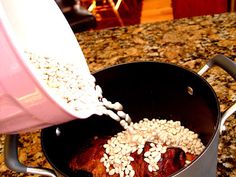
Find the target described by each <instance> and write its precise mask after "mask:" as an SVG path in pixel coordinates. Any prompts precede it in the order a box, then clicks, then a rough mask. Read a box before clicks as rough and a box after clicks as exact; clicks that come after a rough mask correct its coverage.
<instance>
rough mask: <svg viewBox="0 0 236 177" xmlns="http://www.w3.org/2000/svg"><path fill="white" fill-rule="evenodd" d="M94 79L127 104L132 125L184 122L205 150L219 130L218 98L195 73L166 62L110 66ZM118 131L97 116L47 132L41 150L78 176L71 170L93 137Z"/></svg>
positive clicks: (66, 172) (116, 126) (60, 168)
mask: <svg viewBox="0 0 236 177" xmlns="http://www.w3.org/2000/svg"><path fill="white" fill-rule="evenodd" d="M94 75H95V77H96V80H97V84H98V85H100V86H101V87H102V89H103V96H104V97H105V98H107V99H108V100H110V101H112V102H115V101H119V102H120V103H121V104H123V107H124V111H125V112H126V113H128V114H129V115H130V117H131V118H132V120H133V122H137V121H139V120H141V119H143V118H150V119H153V118H159V119H168V120H170V119H171V120H175V121H176V120H179V121H181V124H182V125H184V126H185V127H187V128H189V129H190V130H192V131H194V132H196V133H198V134H199V137H200V138H201V140H202V142H203V143H204V145H205V146H207V144H208V143H210V142H211V139H212V137H213V136H214V135H215V133H216V131H217V130H218V123H219V118H220V112H219V104H218V100H217V97H216V95H215V93H214V91H213V89H212V88H211V86H210V85H209V84H208V83H207V82H206V81H205V80H204V79H203V78H201V77H200V76H198V75H197V74H196V73H193V72H191V71H188V70H186V69H183V68H181V67H178V66H175V65H171V64H167V63H158V62H137V63H129V64H122V65H117V66H114V67H110V68H107V69H105V70H102V71H99V72H97V73H95V74H94ZM119 131H122V128H121V126H120V125H119V123H118V122H116V121H114V120H112V119H111V118H109V117H107V116H96V115H93V116H91V117H90V118H88V119H78V120H75V121H71V122H69V123H65V124H62V125H57V126H53V127H49V128H46V129H44V130H42V134H41V136H42V147H43V150H44V153H45V155H46V157H47V159H48V160H49V162H50V163H51V164H52V166H53V167H54V168H56V169H57V170H58V171H59V172H60V173H62V174H63V175H65V176H76V175H77V174H74V173H73V172H72V171H71V170H70V169H69V167H68V163H69V160H70V159H71V158H72V157H73V156H74V155H75V153H77V152H79V150H81V149H82V148H86V145H88V144H89V141H90V140H91V138H93V137H94V136H103V135H113V134H115V133H117V132H119ZM56 132H60V134H58V133H56ZM77 176H78V175H77ZM80 176H83V175H80Z"/></svg>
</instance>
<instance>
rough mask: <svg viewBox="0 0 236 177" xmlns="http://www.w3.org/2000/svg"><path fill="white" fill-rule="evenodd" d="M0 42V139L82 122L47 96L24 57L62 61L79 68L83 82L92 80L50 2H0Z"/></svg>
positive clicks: (59, 13) (9, 0) (42, 0)
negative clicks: (34, 54) (70, 122)
mask: <svg viewBox="0 0 236 177" xmlns="http://www.w3.org/2000/svg"><path fill="white" fill-rule="evenodd" d="M0 39H1V40H0V60H1V65H0V133H19V132H26V131H33V130H37V129H41V128H44V127H49V126H52V125H55V124H60V123H64V122H68V121H70V120H73V119H75V118H76V117H79V118H81V116H80V115H77V114H76V113H75V112H73V110H71V108H69V107H68V105H66V104H65V103H64V102H63V101H62V100H61V99H60V98H58V97H57V95H55V94H54V93H51V92H50V90H49V89H48V88H47V86H46V85H45V83H43V82H42V80H41V79H40V78H39V76H38V75H37V73H36V71H35V70H34V69H33V67H32V66H31V64H30V62H29V60H28V58H27V57H26V55H25V53H24V51H30V52H32V53H37V54H39V55H42V56H52V57H54V58H60V60H61V62H67V63H68V62H69V63H73V64H76V65H79V66H80V68H81V74H83V75H84V76H85V77H86V76H89V75H90V72H89V69H88V66H87V63H86V60H85V58H84V56H83V53H82V51H81V48H80V46H79V44H78V42H77V40H76V38H75V36H74V33H73V32H72V30H71V28H70V26H69V24H68V22H67V21H66V19H65V18H64V16H63V14H62V12H61V11H60V9H59V8H58V6H57V4H56V3H55V2H54V0H40V1H32V0H21V1H16V0H0ZM91 114H92V113H91ZM88 115H89V114H88ZM82 118H85V117H82Z"/></svg>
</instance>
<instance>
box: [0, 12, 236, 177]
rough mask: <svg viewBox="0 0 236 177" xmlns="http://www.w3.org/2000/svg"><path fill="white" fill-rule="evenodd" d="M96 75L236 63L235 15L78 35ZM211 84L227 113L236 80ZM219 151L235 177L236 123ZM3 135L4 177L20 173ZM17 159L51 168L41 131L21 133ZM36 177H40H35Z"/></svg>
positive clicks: (224, 168)
mask: <svg viewBox="0 0 236 177" xmlns="http://www.w3.org/2000/svg"><path fill="white" fill-rule="evenodd" d="M76 36H77V39H78V41H79V43H80V46H81V48H82V50H83V52H84V55H85V57H86V58H87V60H88V64H89V67H90V70H91V71H92V72H94V71H97V70H100V69H103V68H105V67H107V66H111V65H115V64H119V63H126V62H132V61H161V62H168V63H174V64H177V65H180V66H183V67H185V68H187V69H190V70H193V71H198V70H199V69H200V68H201V67H202V66H203V65H204V64H205V63H206V62H207V61H208V59H209V58H211V57H213V56H215V55H216V54H223V55H225V56H228V57H229V58H231V59H232V60H234V61H236V13H231V14H228V13H226V14H218V15H214V16H202V17H195V18H191V19H179V20H174V21H165V22H157V23H150V24H142V25H136V26H128V27H122V28H113V29H109V30H102V31H93V32H83V33H79V34H77V35H76ZM204 77H205V79H206V80H207V81H208V82H209V83H210V84H211V85H212V86H213V88H214V90H215V91H216V93H217V96H218V98H219V101H220V108H221V111H224V110H225V109H226V108H227V107H228V106H229V105H231V104H232V102H234V101H235V100H236V94H235V90H236V82H234V80H233V79H232V78H231V77H230V76H229V75H228V74H227V73H225V72H224V71H223V70H222V69H219V68H217V67H215V68H213V69H211V70H210V71H209V72H207V74H206V75H204ZM226 127H227V130H226V131H225V132H224V133H223V134H222V135H221V137H220V143H219V151H218V171H217V173H218V176H231V177H232V176H236V119H235V114H234V115H232V116H231V117H230V118H229V119H228V120H227V121H226ZM3 141H4V136H3V135H1V136H0V176H4V177H7V176H33V175H30V174H17V173H14V172H11V171H10V170H8V169H7V168H6V166H5V165H4V162H3ZM19 158H20V161H21V162H23V163H24V164H27V165H30V166H43V167H49V168H50V165H49V163H48V162H47V160H46V159H45V157H44V154H43V153H42V150H41V145H40V131H36V132H32V133H25V134H21V135H20V145H19ZM35 176H37V175H35Z"/></svg>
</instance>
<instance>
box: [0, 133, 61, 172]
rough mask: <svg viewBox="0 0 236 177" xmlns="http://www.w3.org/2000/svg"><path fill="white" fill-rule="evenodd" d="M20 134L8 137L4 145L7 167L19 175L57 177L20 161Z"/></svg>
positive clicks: (48, 170) (44, 169)
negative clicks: (30, 174)
mask: <svg viewBox="0 0 236 177" xmlns="http://www.w3.org/2000/svg"><path fill="white" fill-rule="evenodd" d="M18 136H19V135H18V134H14V135H13V134H12V135H6V136H5V144H4V161H5V164H6V166H7V167H8V168H9V169H11V170H13V171H16V172H19V173H32V174H39V175H44V176H50V177H57V175H56V174H55V172H54V171H53V170H51V169H46V168H34V167H27V166H25V165H23V164H22V163H20V161H19V159H18Z"/></svg>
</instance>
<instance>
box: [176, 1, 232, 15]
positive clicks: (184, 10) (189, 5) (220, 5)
mask: <svg viewBox="0 0 236 177" xmlns="http://www.w3.org/2000/svg"><path fill="white" fill-rule="evenodd" d="M172 8H173V16H174V18H175V19H178V18H184V17H193V16H200V15H208V14H218V13H224V12H228V11H229V9H230V1H229V0H172Z"/></svg>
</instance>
